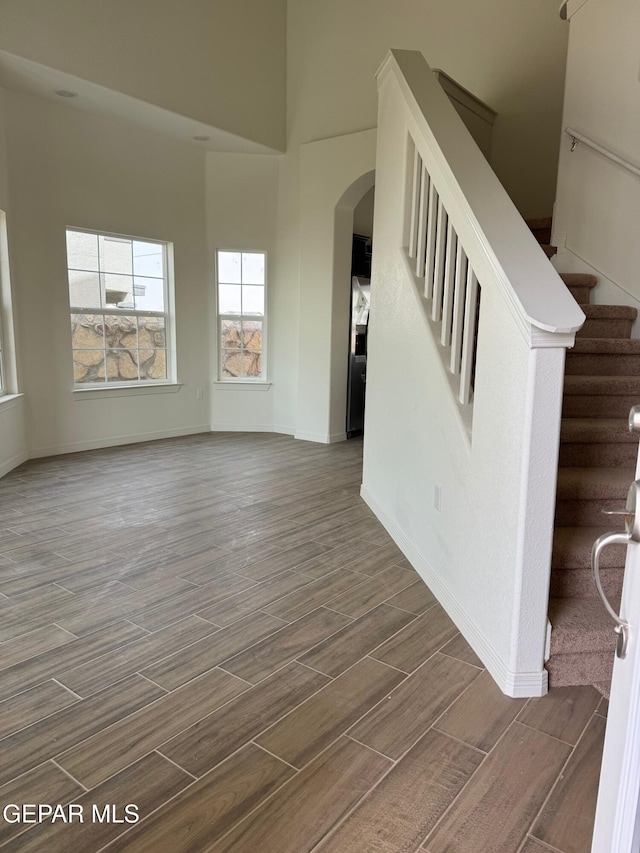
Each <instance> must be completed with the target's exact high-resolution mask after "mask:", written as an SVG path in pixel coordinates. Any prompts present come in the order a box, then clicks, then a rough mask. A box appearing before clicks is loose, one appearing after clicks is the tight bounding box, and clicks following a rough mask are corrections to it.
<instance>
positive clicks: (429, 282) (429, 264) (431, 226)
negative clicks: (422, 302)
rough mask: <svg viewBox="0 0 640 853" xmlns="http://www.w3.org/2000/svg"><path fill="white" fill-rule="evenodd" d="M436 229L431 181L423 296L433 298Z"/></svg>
mask: <svg viewBox="0 0 640 853" xmlns="http://www.w3.org/2000/svg"><path fill="white" fill-rule="evenodd" d="M437 227H438V193H437V190H436V188H435V187H434V185H433V181H431V185H430V187H429V213H428V218H427V245H426V266H425V273H424V295H425V296H426V297H427V299H431V297H432V296H433V270H434V266H435V255H436V233H437Z"/></svg>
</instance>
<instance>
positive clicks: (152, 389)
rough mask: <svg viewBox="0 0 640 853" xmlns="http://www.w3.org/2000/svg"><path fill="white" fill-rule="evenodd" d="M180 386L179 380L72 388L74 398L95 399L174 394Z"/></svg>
mask: <svg viewBox="0 0 640 853" xmlns="http://www.w3.org/2000/svg"><path fill="white" fill-rule="evenodd" d="M181 388H182V383H181V382H166V383H158V384H157V385H155V384H154V385H137V386H136V385H119V386H118V385H105V387H104V388H96V387H95V386H92V387H91V388H74V389H73V396H74V399H76V400H97V399H100V400H102V399H105V398H107V397H139V396H146V395H147V394H175V393H176V392H177V391H179V390H180V389H181Z"/></svg>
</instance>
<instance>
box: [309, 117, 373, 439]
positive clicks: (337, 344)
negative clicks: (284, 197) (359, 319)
mask: <svg viewBox="0 0 640 853" xmlns="http://www.w3.org/2000/svg"><path fill="white" fill-rule="evenodd" d="M375 144H376V131H375V129H373V130H366V131H360V132H358V133H352V134H348V135H346V136H340V137H334V138H332V139H326V140H320V141H318V142H311V143H307V144H306V145H303V146H302V148H301V157H300V290H299V294H300V302H299V308H298V310H299V327H298V394H297V400H298V405H297V413H296V433H295V435H296V438H301V439H305V440H308V441H320V442H323V443H330V442H334V441H343V440H344V439H345V438H346V429H345V411H346V401H347V369H346V365H347V358H348V346H349V302H350V293H351V289H350V286H349V285H350V280H351V248H352V240H353V220H354V211H355V208H356V207H357V205H358V203H359V202H360V200H361V199H362V197H363V196H364V195H365V194H366V193H367V192H368V191H369V190H370V189H371V187H373V185H374V180H375Z"/></svg>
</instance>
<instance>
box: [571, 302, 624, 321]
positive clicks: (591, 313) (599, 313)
mask: <svg viewBox="0 0 640 853" xmlns="http://www.w3.org/2000/svg"><path fill="white" fill-rule="evenodd" d="M582 310H583V311H584V313H585V316H586V318H587V320H589V319H590V318H597V319H607V320H612V319H615V320H635V319H636V317H637V315H638V312H637V310H636V309H635V308H632V307H631V306H630V305H583V306H582Z"/></svg>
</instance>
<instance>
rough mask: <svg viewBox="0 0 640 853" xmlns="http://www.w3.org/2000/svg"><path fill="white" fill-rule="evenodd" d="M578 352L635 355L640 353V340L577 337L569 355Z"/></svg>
mask: <svg viewBox="0 0 640 853" xmlns="http://www.w3.org/2000/svg"><path fill="white" fill-rule="evenodd" d="M576 353H589V354H591V353H605V354H607V355H635V354H637V353H640V340H637V339H636V338H576V342H575V345H574V347H573V348H572V349H570V350H568V352H567V355H575V354H576Z"/></svg>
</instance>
